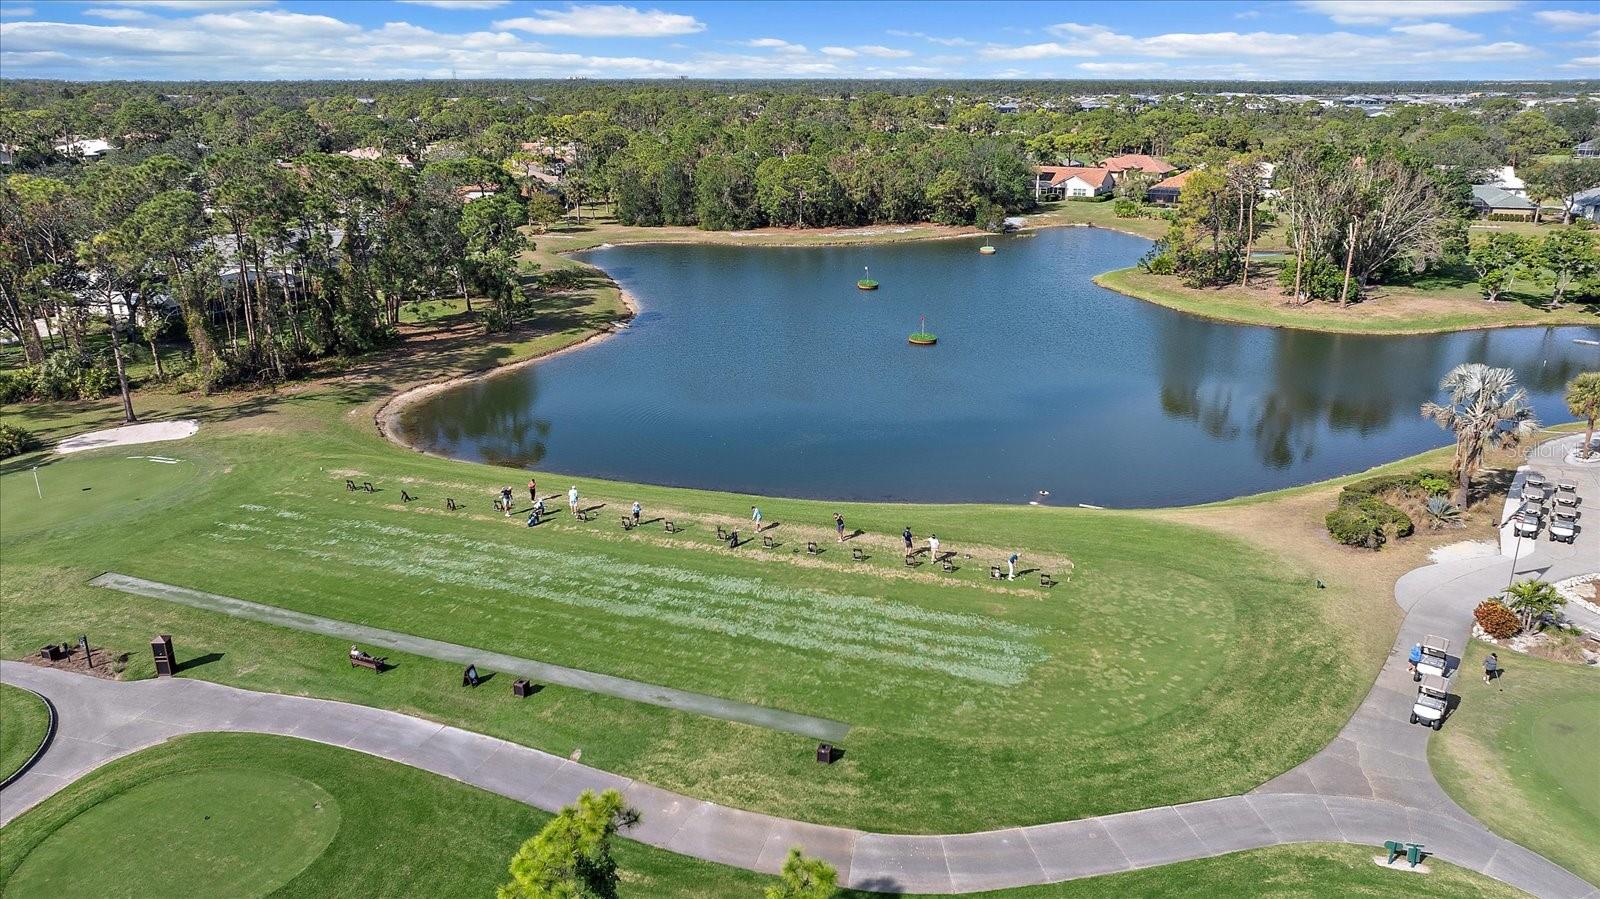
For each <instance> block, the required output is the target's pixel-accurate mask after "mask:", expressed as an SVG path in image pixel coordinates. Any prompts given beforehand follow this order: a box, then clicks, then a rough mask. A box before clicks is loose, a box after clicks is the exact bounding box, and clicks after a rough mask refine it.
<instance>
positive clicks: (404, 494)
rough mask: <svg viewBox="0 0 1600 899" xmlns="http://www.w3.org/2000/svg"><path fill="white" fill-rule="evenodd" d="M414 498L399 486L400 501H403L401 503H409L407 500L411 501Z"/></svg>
mask: <svg viewBox="0 0 1600 899" xmlns="http://www.w3.org/2000/svg"><path fill="white" fill-rule="evenodd" d="M414 499H416V497H414V496H412V495H411V494H409V493H407V492H406V491H405V488H401V490H400V501H401V502H403V503H409V502H411V501H412V500H414Z"/></svg>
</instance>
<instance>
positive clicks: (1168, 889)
mask: <svg viewBox="0 0 1600 899" xmlns="http://www.w3.org/2000/svg"><path fill="white" fill-rule="evenodd" d="M208 816H209V817H208ZM548 819H549V815H547V814H545V813H543V812H540V811H538V810H536V809H532V808H529V807H528V806H525V805H522V804H521V803H518V802H515V801H513V800H510V799H506V798H504V797H501V796H496V795H493V794H491V793H486V792H483V791H481V790H478V789H476V788H474V787H469V786H467V785H465V784H461V783H458V782H456V781H453V780H449V779H447V778H444V777H440V776H438V775H435V774H430V773H428V772H424V771H419V770H416V769H414V768H408V767H405V766H403V765H400V764H398V763H395V762H390V761H387V760H383V759H377V758H372V757H369V756H363V755H359V754H357V753H354V752H351V751H349V750H344V749H338V748H335V747H332V746H326V745H322V744H318V743H310V742H306V741H301V740H295V739H292V738H288V737H274V736H264V735H257V734H203V735H196V736H189V737H181V738H179V739H176V740H173V741H171V742H168V743H165V744H162V745H160V746H157V747H154V748H151V749H147V750H144V751H143V752H140V753H137V754H135V755H133V756H130V757H128V758H125V759H120V760H118V761H116V762H113V763H111V764H109V765H107V766H105V767H103V768H101V769H99V770H97V771H95V772H93V773H91V774H90V775H88V776H87V777H85V778H84V779H83V780H81V781H79V782H77V783H76V784H73V785H72V786H70V787H68V788H67V789H65V790H64V791H62V792H61V793H59V794H57V795H56V796H54V797H52V798H51V799H49V800H47V801H46V802H45V803H43V804H42V805H40V806H39V807H38V808H36V809H33V810H32V811H30V812H28V813H27V814H26V815H23V816H22V817H21V818H19V819H17V820H16V821H14V822H13V823H11V824H10V825H8V826H7V827H6V829H5V831H4V833H5V839H4V840H0V884H5V885H6V886H5V888H4V889H5V894H6V895H15V896H29V895H84V896H97V897H108V899H109V897H121V896H139V895H149V894H150V892H151V886H152V885H159V887H160V889H161V890H162V891H164V892H169V893H171V894H172V895H182V896H187V897H195V899H208V897H227V899H249V897H257V896H268V895H277V896H331V895H352V894H354V893H359V895H362V896H368V897H373V899H385V897H391V896H393V897H402V896H487V895H491V894H492V893H493V890H494V888H495V886H496V885H498V884H499V883H501V882H503V881H504V880H505V877H506V874H505V867H506V864H507V862H508V861H509V860H510V857H511V854H512V853H513V852H514V851H515V850H516V847H517V846H518V845H519V844H520V843H521V841H522V840H524V839H526V838H527V837H528V836H530V835H531V834H533V833H534V832H536V831H537V830H538V828H539V827H540V826H542V825H543V823H544V822H545V821H547V820H548ZM616 856H617V859H618V862H619V865H620V868H621V870H620V878H619V879H620V884H619V886H620V890H621V893H622V895H625V896H650V897H661V899H680V897H681V899H689V897H713V896H715V897H722V896H758V895H760V891H761V888H762V887H763V886H764V885H767V884H771V883H773V882H774V879H773V878H770V877H766V876H763V875H761V874H756V873H753V872H749V871H744V870H741V869H737V868H729V867H725V866H722V865H717V864H712V863H710V862H703V861H699V860H697V859H692V858H687V857H685V856H680V855H674V854H672V853H670V852H666V851H664V850H660V849H654V848H651V847H648V846H644V845H642V844H639V843H634V842H632V841H629V840H619V841H618V842H617V844H616ZM1372 856H1373V852H1372V850H1371V849H1370V848H1369V847H1363V846H1345V845H1332V844H1304V845H1297V846H1279V847H1274V848H1272V849H1263V850H1256V851H1250V852H1241V853H1237V854H1234V855H1228V856H1222V857H1218V858H1210V859H1201V860H1198V861H1191V862H1182V863H1179V864H1175V865H1168V866H1165V867H1160V868H1153V869H1149V870H1145V871H1134V872H1128V873H1123V874H1113V875H1108V876H1104V877H1096V878H1091V879H1087V880H1079V881H1070V882H1067V883H1062V884H1054V885H1049V886H1040V887H1029V888H1024V889H1017V890H1007V891H1001V892H995V893H985V894H981V895H984V896H990V897H994V899H1069V897H1089V896H1109V895H1123V896H1127V895H1141V896H1148V895H1164V896H1173V895H1184V896H1222V895H1226V896H1241V897H1245V896H1276V897H1283V896H1306V897H1311V896H1326V895H1330V894H1335V893H1336V894H1338V895H1341V896H1390V895H1395V893H1396V891H1399V890H1403V891H1404V893H1405V895H1407V896H1410V897H1416V899H1434V897H1438V899H1447V897H1505V896H1515V895H1518V894H1517V892H1516V891H1514V890H1512V889H1510V888H1509V887H1506V886H1504V885H1503V884H1500V883H1497V882H1495V881H1492V880H1490V879H1488V878H1486V877H1483V876H1481V875H1478V874H1475V873H1473V872H1470V871H1465V870H1462V869H1460V868H1456V867H1454V866H1452V865H1449V864H1445V863H1442V862H1439V861H1437V860H1433V861H1430V862H1429V864H1430V866H1431V867H1432V868H1433V871H1432V873H1431V874H1429V875H1428V876H1426V877H1420V876H1416V875H1410V874H1404V873H1400V872H1395V871H1387V870H1384V869H1382V868H1379V867H1377V866H1375V865H1374V864H1372V861H1371V859H1372ZM353 885H359V887H353ZM846 895H847V896H856V895H857V894H853V893H851V894H846ZM861 895H866V894H861Z"/></svg>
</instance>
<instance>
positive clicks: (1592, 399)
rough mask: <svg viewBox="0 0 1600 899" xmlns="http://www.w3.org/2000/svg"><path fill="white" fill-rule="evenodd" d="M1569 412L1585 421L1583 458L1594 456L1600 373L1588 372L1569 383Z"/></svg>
mask: <svg viewBox="0 0 1600 899" xmlns="http://www.w3.org/2000/svg"><path fill="white" fill-rule="evenodd" d="M1567 411H1568V412H1571V413H1572V414H1573V415H1576V416H1577V417H1579V418H1581V419H1583V420H1584V421H1585V422H1586V423H1587V427H1586V428H1585V429H1584V432H1583V458H1585V459H1587V458H1589V457H1590V456H1592V455H1594V422H1595V419H1597V418H1600V371H1586V372H1584V373H1583V374H1581V375H1578V376H1577V377H1576V378H1573V379H1572V380H1571V381H1568V382H1567Z"/></svg>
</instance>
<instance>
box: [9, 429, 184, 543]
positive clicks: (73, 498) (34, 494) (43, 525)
mask: <svg viewBox="0 0 1600 899" xmlns="http://www.w3.org/2000/svg"><path fill="white" fill-rule="evenodd" d="M140 449H141V448H140V447H118V448H115V449H110V450H101V451H98V452H93V453H89V454H86V455H84V456H72V457H66V458H61V457H55V458H52V459H49V460H47V461H45V462H43V463H41V464H40V465H39V467H38V470H37V471H34V470H33V469H27V468H25V469H22V470H20V471H16V472H13V473H11V474H8V475H6V476H5V477H4V478H0V496H4V497H5V502H4V503H0V534H4V535H5V536H6V537H7V538H8V539H9V538H11V537H17V536H22V535H28V536H32V535H34V534H38V533H41V532H48V531H54V530H58V529H61V528H63V527H68V526H71V527H74V528H75V527H77V526H80V525H88V524H96V523H98V524H100V525H103V526H113V525H115V524H117V523H118V522H126V521H127V520H128V519H130V518H133V517H136V516H139V515H142V514H145V513H148V512H150V511H154V510H156V509H159V508H164V507H167V506H169V505H171V503H172V501H173V500H174V499H175V498H176V496H177V495H178V494H179V493H181V492H182V491H183V489H184V488H185V487H186V486H187V485H190V484H192V483H194V482H196V481H198V480H199V479H200V473H201V468H202V466H200V465H197V464H196V463H195V462H194V461H192V460H191V459H190V458H189V457H188V456H185V455H177V456H173V455H162V454H161V453H159V452H154V451H152V452H150V453H149V454H146V453H142V452H139V450H140ZM130 456H134V457H136V458H129V457H130ZM148 456H155V457H158V458H160V459H178V460H181V461H177V462H161V461H154V460H152V459H151V458H148ZM35 474H37V475H38V485H37V487H36V486H35V484H34V475H35Z"/></svg>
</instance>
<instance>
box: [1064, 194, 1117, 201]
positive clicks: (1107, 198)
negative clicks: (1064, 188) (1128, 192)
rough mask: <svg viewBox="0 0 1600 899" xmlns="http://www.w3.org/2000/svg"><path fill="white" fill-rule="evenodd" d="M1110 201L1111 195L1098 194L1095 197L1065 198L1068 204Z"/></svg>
mask: <svg viewBox="0 0 1600 899" xmlns="http://www.w3.org/2000/svg"><path fill="white" fill-rule="evenodd" d="M1110 200H1111V194H1100V195H1099V196H1095V197H1067V202H1068V203H1107V202H1110Z"/></svg>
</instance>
